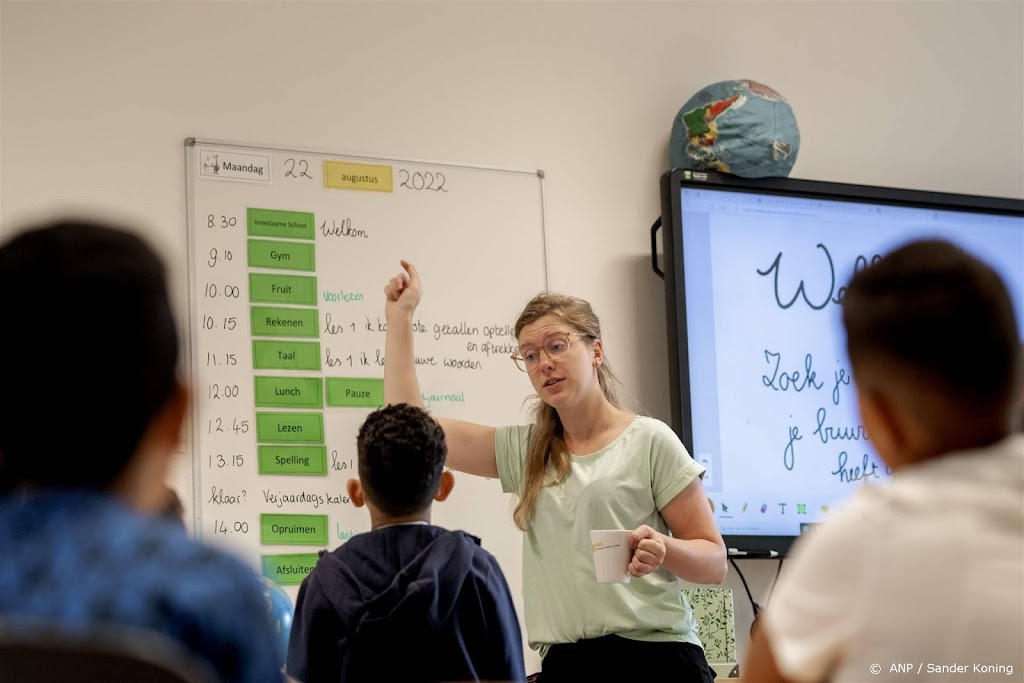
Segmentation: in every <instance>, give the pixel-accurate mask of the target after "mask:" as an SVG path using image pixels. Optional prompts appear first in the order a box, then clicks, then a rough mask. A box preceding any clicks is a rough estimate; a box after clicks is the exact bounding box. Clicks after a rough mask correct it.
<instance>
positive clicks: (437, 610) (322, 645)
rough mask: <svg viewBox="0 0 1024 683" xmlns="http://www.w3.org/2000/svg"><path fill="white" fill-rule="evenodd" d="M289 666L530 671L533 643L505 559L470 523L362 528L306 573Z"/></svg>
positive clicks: (298, 669)
mask: <svg viewBox="0 0 1024 683" xmlns="http://www.w3.org/2000/svg"><path fill="white" fill-rule="evenodd" d="M287 670H288V673H289V675H291V676H293V677H294V678H296V679H298V680H299V681H302V683H321V682H322V681H331V682H332V683H336V682H338V681H346V682H347V681H351V682H354V683H358V682H359V681H402V682H412V681H477V680H498V681H523V680H525V677H526V674H525V671H524V667H523V644H522V636H521V635H520V632H519V621H518V620H517V619H516V612H515V607H514V606H513V604H512V596H511V594H510V592H509V588H508V584H507V583H506V582H505V577H504V575H503V574H502V573H501V569H500V568H499V567H498V562H497V560H495V559H494V557H493V556H492V555H491V554H490V553H488V552H487V551H486V550H484V549H483V548H481V547H480V540H479V539H478V538H476V537H474V536H470V535H469V534H467V533H465V532H463V531H447V530H445V529H442V528H441V527H436V526H431V525H425V524H413V525H398V526H389V527H383V528H380V529H376V530H374V531H370V532H369V533H365V534H360V535H358V536H355V537H353V538H352V539H350V540H349V541H347V542H346V543H344V544H343V545H342V546H340V547H339V548H337V549H336V550H334V551H333V552H330V553H326V552H325V553H323V554H322V555H321V557H320V561H319V562H317V565H316V568H314V569H313V571H312V572H311V573H310V575H309V576H308V577H306V579H305V581H303V582H302V587H301V588H300V589H299V596H298V600H297V601H296V609H295V619H294V621H293V623H292V631H291V638H290V641H289V644H288V665H287Z"/></svg>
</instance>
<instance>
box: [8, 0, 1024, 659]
mask: <svg viewBox="0 0 1024 683" xmlns="http://www.w3.org/2000/svg"><path fill="white" fill-rule="evenodd" d="M0 7H2V12H0V40H2V47H0V62H2V70H0V78H2V81H0V121H2V135H0V149H2V152H3V154H2V160H0V198H2V200H3V203H2V206H0V232H2V231H4V230H10V229H11V226H12V225H16V224H17V223H18V222H19V221H22V220H24V219H26V218H27V217H37V216H39V215H40V214H42V213H47V212H51V211H58V210H65V209H87V210H96V211H102V212H104V213H108V214H109V213H111V212H113V214H114V215H116V216H118V217H122V218H127V219H137V220H138V221H140V222H142V223H144V224H145V225H146V226H147V227H146V229H147V232H148V234H149V236H150V237H151V238H152V239H153V240H154V241H155V242H156V244H157V246H158V247H159V248H160V249H161V251H162V252H163V254H164V255H165V256H166V258H167V259H168V261H169V263H170V266H171V269H172V274H173V279H174V295H175V297H176V299H177V301H178V304H179V309H180V310H181V311H182V312H184V310H185V302H186V301H187V291H186V273H187V270H186V263H185V253H186V245H185V194H184V164H183V158H184V155H183V150H182V142H183V140H184V138H185V137H187V136H197V137H204V138H215V139H229V140H237V141H247V142H255V143H266V144H280V145H285V146H289V147H292V148H297V149H302V148H304V147H306V148H316V149H332V150H336V151H342V152H359V153H367V154H393V155H400V156H406V157H420V158H427V159H438V160H453V161H467V162H477V163H481V164H493V165H502V166H513V167H535V168H541V169H544V170H545V171H546V173H547V180H546V187H545V192H546V195H545V196H546V201H547V218H548V249H549V262H550V282H551V286H552V288H553V289H556V290H562V291H568V292H572V293H574V294H578V295H580V296H583V297H586V298H588V299H591V300H592V301H593V302H594V304H595V307H596V308H597V310H598V312H599V314H601V315H602V317H603V319H604V324H605V330H606V340H605V341H606V348H607V349H608V351H609V354H610V357H611V359H612V360H613V362H614V364H615V365H616V367H617V370H618V372H619V374H620V376H621V377H622V379H623V380H624V382H625V384H626V385H627V386H628V387H630V388H631V389H632V390H633V391H634V392H635V393H636V394H637V396H638V397H639V398H640V400H641V401H642V402H643V403H644V404H645V405H646V406H647V408H648V409H649V411H650V412H651V413H652V414H653V415H655V416H657V417H661V418H663V419H667V418H668V413H669V399H668V386H667V383H666V380H665V376H666V374H667V358H666V349H665V322H664V298H663V291H662V283H661V282H660V281H659V280H657V279H656V278H655V277H654V275H653V274H652V273H651V272H650V269H649V266H648V262H649V256H648V228H649V227H650V224H651V222H652V221H653V219H654V218H655V217H656V216H657V215H658V212H659V203H658V182H657V181H658V176H659V174H660V173H661V172H662V171H663V170H665V169H666V168H667V165H668V161H667V151H666V143H667V140H668V135H669V131H670V129H671V125H672V119H673V116H674V115H675V113H676V112H677V110H678V109H679V107H680V106H681V105H682V103H683V102H684V101H685V100H686V99H688V98H689V96H690V95H691V94H693V93H694V92H695V91H696V90H697V89H698V88H700V87H701V86H703V85H706V84H708V83H712V82H715V81H718V80H724V79H729V78H754V79H756V80H760V81H763V82H764V83H767V84H769V85H771V86H772V87H774V88H775V89H777V90H778V91H779V92H781V93H782V94H783V95H784V96H785V97H787V98H788V99H789V100H790V102H791V103H792V104H793V106H794V108H795V110H796V113H797V118H798V121H799V124H800V129H801V132H802V134H803V140H802V148H801V152H800V159H799V161H798V163H797V165H796V169H795V171H794V174H793V175H794V176H796V177H802V178H812V179H819V180H833V181H845V182H858V183H866V184H880V185H891V186H899V187H910V188H922V189H929V190H942V191H953V192H964V193H973V194H992V195H1004V196H1011V197H1024V3H1021V2H1019V1H1018V0H1010V1H1007V2H982V1H979V0H974V1H972V2H969V3H968V2H948V3H947V2H895V1H893V2H824V1H819V2H768V1H761V2H729V3H725V2H720V3H703V2H674V3H671V2H664V3H645V2H621V3H596V2H595V3H582V2H575V3H556V2H544V3H525V2H503V3H499V2H491V3H484V2H478V3H475V4H469V3H426V2H419V3H392V2H378V3H374V4H370V3H341V2H335V3H329V2H322V3H308V4H305V3H304V4H300V3H296V2H292V3H288V4H287V5H286V4H285V3H265V2H224V3H212V2H206V3H203V2H199V3H185V2H179V3H156V2H142V1H141V0H140V1H139V2H71V3H63V4H59V3H52V2H44V1H38V0H37V1H34V2H11V1H4V2H2V5H0ZM484 225H486V221H484ZM496 238H497V239H515V235H497V236H496ZM399 256H400V252H399V251H396V253H395V257H396V260H397V258H398V257H399ZM382 276H383V274H382ZM428 295H429V294H428ZM176 477H177V479H176V481H177V482H178V487H179V488H180V489H182V491H183V492H185V491H186V490H187V489H188V487H189V485H190V484H189V481H190V474H189V471H188V468H187V467H182V468H180V470H179V472H178V473H177V474H176ZM186 504H189V505H190V504H191V500H190V499H189V500H187V501H186ZM496 504H503V503H496ZM746 568H747V571H746V574H747V577H748V581H750V582H751V584H752V585H751V588H752V590H753V591H754V592H755V595H757V596H762V595H763V594H764V591H765V590H766V589H767V588H768V586H769V584H770V583H771V580H772V577H773V572H774V563H768V562H765V563H761V564H759V563H755V562H747V563H746ZM728 585H730V586H731V587H732V588H733V589H734V590H735V591H736V593H735V597H736V604H737V612H738V620H739V623H738V630H739V635H740V649H741V651H743V650H745V648H746V644H747V639H746V633H747V630H748V628H749V624H750V608H749V604H748V603H747V601H746V598H745V595H744V594H743V589H742V585H741V584H740V582H739V579H738V578H737V577H736V576H735V574H731V575H730V578H729V584H728Z"/></svg>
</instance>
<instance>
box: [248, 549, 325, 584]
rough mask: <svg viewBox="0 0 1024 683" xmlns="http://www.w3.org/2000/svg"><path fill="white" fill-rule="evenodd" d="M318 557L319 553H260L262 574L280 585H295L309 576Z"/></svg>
mask: <svg viewBox="0 0 1024 683" xmlns="http://www.w3.org/2000/svg"><path fill="white" fill-rule="evenodd" d="M318 559H320V554H319V553H295V554H291V555H262V556H261V557H260V564H261V565H262V569H263V576H265V577H267V578H268V579H270V580H271V581H273V582H274V583H276V584H280V585H282V586H297V585H299V584H300V583H302V580H303V579H304V578H306V577H307V576H309V573H310V572H311V571H313V567H315V566H316V561H317V560H318Z"/></svg>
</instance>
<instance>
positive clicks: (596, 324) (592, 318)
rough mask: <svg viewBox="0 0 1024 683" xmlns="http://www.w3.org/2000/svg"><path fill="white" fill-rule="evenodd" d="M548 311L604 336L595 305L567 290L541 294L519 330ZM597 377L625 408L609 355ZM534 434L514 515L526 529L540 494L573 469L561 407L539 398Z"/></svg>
mask: <svg viewBox="0 0 1024 683" xmlns="http://www.w3.org/2000/svg"><path fill="white" fill-rule="evenodd" d="M546 315H556V316H558V317H559V318H561V319H562V320H563V321H564V322H565V323H566V324H568V325H569V326H570V327H572V328H573V330H574V331H576V332H578V333H580V334H582V335H584V337H585V338H586V339H588V340H590V343H593V340H595V339H600V338H601V321H600V320H598V318H597V315H595V313H594V309H592V308H591V307H590V304H589V303H587V302H586V301H585V300H584V299H580V298H578V297H575V296H566V295H564V294H538V295H537V296H535V297H534V298H533V299H532V300H531V301H530V303H528V304H526V308H524V309H523V312H522V313H520V314H519V319H518V320H516V327H515V334H516V338H517V339H518V338H519V333H520V332H522V331H523V328H524V327H526V326H527V325H530V324H532V323H534V322H536V321H537V320H539V319H540V318H543V317H544V316H546ZM597 380H598V384H600V386H601V391H602V392H603V393H604V396H605V398H606V399H608V402H609V403H611V404H612V405H613V406H615V407H616V408H621V407H622V405H621V404H620V403H619V399H618V397H617V395H616V391H615V385H617V384H619V381H618V379H617V378H616V377H615V375H614V373H612V370H611V367H609V365H608V360H607V358H604V360H603V361H602V363H601V364H600V365H598V366H597ZM533 418H534V427H533V435H532V437H531V438H530V444H529V447H528V450H527V454H526V466H525V467H524V469H523V473H524V477H523V488H522V491H520V493H519V502H518V503H517V504H516V506H515V509H514V510H513V512H512V519H513V520H514V521H515V524H516V526H517V527H519V528H520V529H521V530H523V531H526V530H527V528H528V527H529V526H530V523H531V522H532V521H533V515H534V511H535V509H536V506H537V497H538V496H539V495H540V491H541V489H542V488H544V487H545V486H555V485H558V484H561V483H562V482H563V481H564V480H565V477H566V475H568V473H569V447H568V446H567V445H566V443H565V436H564V432H563V428H562V421H561V419H560V418H559V417H558V411H557V410H555V409H554V408H552V407H551V406H549V405H548V404H546V403H544V402H543V401H541V400H540V399H539V398H538V399H537V403H536V405H535V406H534V408H533ZM549 467H550V468H551V469H552V470H553V471H554V478H553V479H551V480H550V481H548V482H546V483H545V479H546V478H547V473H548V468H549Z"/></svg>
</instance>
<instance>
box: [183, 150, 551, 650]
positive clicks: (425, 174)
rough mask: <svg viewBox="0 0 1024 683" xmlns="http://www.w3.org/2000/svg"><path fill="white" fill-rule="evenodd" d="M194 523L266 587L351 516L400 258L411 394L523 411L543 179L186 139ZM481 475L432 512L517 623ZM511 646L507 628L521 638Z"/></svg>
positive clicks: (494, 411)
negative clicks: (411, 334)
mask: <svg viewBox="0 0 1024 683" xmlns="http://www.w3.org/2000/svg"><path fill="white" fill-rule="evenodd" d="M185 150H186V165H187V174H188V175H187V195H188V231H189V266H190V273H189V281H190V313H189V325H190V328H191V329H190V332H191V337H190V354H189V355H190V362H191V366H192V381H193V388H194V393H195V400H194V404H193V423H192V424H193V430H192V431H193V435H192V449H193V450H192V453H193V461H194V467H195V479H194V480H195V501H196V506H195V509H196V519H195V524H196V530H197V533H198V534H199V535H200V536H201V537H202V538H203V539H204V540H206V541H208V542H211V543H214V544H216V545H219V546H222V547H225V548H228V549H229V550H231V551H234V552H235V553H237V554H240V555H241V556H242V557H243V558H244V559H245V560H247V561H248V562H249V563H250V564H251V565H252V566H253V568H254V569H256V570H257V571H260V572H261V573H263V574H264V575H266V576H268V577H270V578H272V579H274V580H275V581H277V582H278V583H280V584H282V585H283V586H284V587H285V589H286V590H287V591H289V593H290V595H291V597H292V598H293V599H294V598H295V595H296V593H297V590H298V584H299V583H300V582H301V580H302V579H303V578H304V576H305V574H306V573H307V572H308V569H309V568H310V567H312V565H313V564H315V562H316V557H317V552H318V551H320V550H321V549H324V548H330V549H333V548H335V547H337V546H338V545H340V544H341V543H344V542H345V540H347V539H348V538H351V537H352V536H353V535H355V534H358V533H360V532H365V531H367V530H369V526H370V519H369V513H368V512H367V511H366V509H365V508H362V509H357V508H355V507H353V506H352V505H351V504H350V503H349V501H348V499H347V498H346V496H345V483H346V481H347V480H348V479H350V478H353V477H356V476H357V472H356V467H357V455H356V434H357V432H358V429H359V426H360V425H361V424H362V422H363V420H364V419H365V417H366V416H367V415H368V414H369V412H370V411H371V410H373V409H374V408H375V407H377V406H379V405H380V404H381V402H382V400H383V384H382V379H383V370H384V368H383V364H384V360H385V359H384V337H385V322H384V316H383V311H384V294H383V288H384V284H385V283H386V282H387V280H388V278H390V277H391V276H392V275H394V274H395V273H397V272H398V271H399V270H400V266H399V259H402V258H404V259H408V260H410V261H412V262H413V263H415V264H416V265H417V267H418V268H419V270H420V272H421V273H422V275H423V278H424V288H425V296H424V299H423V302H422V303H421V305H420V308H419V310H418V311H417V314H416V334H415V343H416V358H417V363H418V371H419V378H420V387H421V390H422V392H423V396H424V403H425V405H426V406H427V407H428V409H429V410H430V411H431V412H432V413H435V414H437V415H441V416H444V417H451V418H457V419H463V420H471V421H475V422H481V423H485V424H506V423H521V422H524V421H527V416H526V415H525V414H524V403H523V399H524V397H525V396H526V395H527V394H528V393H530V385H529V381H528V379H527V377H526V375H525V374H523V373H521V372H519V371H518V370H516V369H515V367H514V366H513V363H512V361H511V360H510V359H509V356H510V354H511V353H512V352H513V351H514V350H515V347H516V340H515V337H514V334H513V328H512V326H513V324H514V321H515V319H516V316H517V315H518V313H519V311H520V310H521V308H522V307H523V306H524V305H525V303H526V302H527V301H528V300H529V299H530V298H531V297H533V296H534V295H536V294H537V293H538V292H541V291H545V290H546V289H547V269H546V265H545V242H544V213H543V198H542V178H543V174H542V173H540V172H538V171H517V170H507V169H497V168H487V167H483V166H470V165H464V164H463V165H460V164H450V163H439V162H424V161H409V160H403V159H396V158H370V157H354V156H349V155H344V154H334V153H330V152H323V151H300V150H289V149H280V148H275V147H260V146H252V145H240V144H232V143H224V142H210V141H201V140H194V139H189V140H187V141H186V147H185ZM510 507H511V501H510V500H509V498H508V497H507V496H505V495H504V494H502V493H501V487H500V484H499V482H498V481H497V480H489V479H488V480H485V479H481V478H478V477H472V476H469V475H465V474H457V475H456V485H455V489H454V491H453V492H452V495H451V496H450V497H449V498H448V500H447V501H445V502H443V503H435V505H434V512H433V522H434V523H435V524H438V525H440V526H444V527H447V528H450V529H464V530H465V531H468V532H469V533H471V534H474V535H476V536H479V537H480V538H481V539H482V544H483V547H484V548H485V549H487V550H488V551H490V552H491V553H493V554H494V555H495V556H496V557H497V559H498V561H499V563H500V564H501V567H502V569H503V570H504V572H505V575H506V577H507V579H508V582H509V585H510V587H511V588H512V592H513V595H514V597H515V599H516V606H517V609H518V610H519V614H520V618H522V613H523V611H522V602H521V599H522V569H521V564H522V558H521V535H520V533H519V531H518V530H517V529H516V528H515V526H514V525H513V524H512V521H511V515H510ZM524 640H525V639H524Z"/></svg>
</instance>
